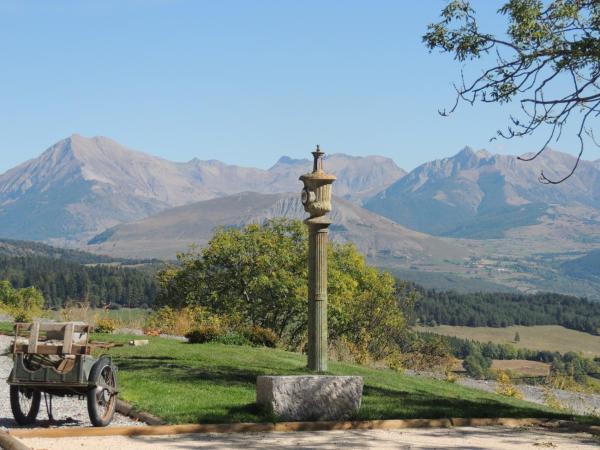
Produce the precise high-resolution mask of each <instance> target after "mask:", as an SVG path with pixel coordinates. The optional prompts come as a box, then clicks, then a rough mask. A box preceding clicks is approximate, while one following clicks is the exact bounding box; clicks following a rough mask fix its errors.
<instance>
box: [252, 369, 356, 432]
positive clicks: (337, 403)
mask: <svg viewBox="0 0 600 450" xmlns="http://www.w3.org/2000/svg"><path fill="white" fill-rule="evenodd" d="M362 392H363V379H362V377H352V376H351V377H338V376H329V375H292V376H260V377H258V378H257V379H256V403H258V405H260V406H261V407H263V408H265V409H266V410H268V411H270V412H272V413H273V414H275V416H277V418H278V419H280V420H285V421H308V420H346V419H350V418H352V417H353V416H355V415H356V413H357V412H358V410H359V409H360V404H361V401H362Z"/></svg>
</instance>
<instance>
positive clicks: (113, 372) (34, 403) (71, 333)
mask: <svg viewBox="0 0 600 450" xmlns="http://www.w3.org/2000/svg"><path fill="white" fill-rule="evenodd" d="M90 331H91V327H90V326H89V325H88V324H85V323H83V322H66V323H41V322H34V323H17V324H15V340H14V343H13V347H12V354H13V360H14V366H13V369H12V371H11V373H10V375H9V377H8V380H7V382H8V384H10V405H11V409H12V412H13V415H14V417H15V420H16V421H17V423H19V424H20V425H27V424H31V423H33V422H34V421H35V419H36V417H37V415H38V412H39V409H40V403H41V398H42V394H43V395H44V399H45V401H46V407H47V408H48V416H49V417H50V419H52V396H61V397H64V396H69V397H71V396H78V397H79V398H81V399H83V398H87V406H88V413H89V416H90V420H91V422H92V424H93V425H94V426H97V427H104V426H106V425H108V424H109V423H110V422H111V420H112V418H113V415H114V412H115V407H116V402H117V394H118V390H117V368H116V366H115V365H114V364H113V361H112V359H111V358H110V357H109V356H101V357H99V358H95V357H93V356H92V355H91V353H92V350H93V349H94V348H109V347H111V346H112V345H111V344H106V343H90V342H89V333H90Z"/></svg>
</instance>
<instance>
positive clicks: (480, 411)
mask: <svg viewBox="0 0 600 450" xmlns="http://www.w3.org/2000/svg"><path fill="white" fill-rule="evenodd" d="M96 338H97V339H98V340H106V339H107V336H106V335H96ZM131 338H133V337H131ZM110 339H111V340H115V341H121V342H126V341H127V340H128V337H127V336H118V335H111V336H110ZM149 339H150V345H148V346H144V347H129V346H125V347H117V348H114V349H111V350H110V354H111V355H112V356H113V357H114V358H115V360H116V362H117V364H118V366H119V383H120V390H121V397H122V398H123V399H124V400H126V401H128V402H131V403H133V404H134V405H135V406H136V407H137V408H138V409H139V410H143V411H147V412H150V413H152V414H155V415H157V416H159V417H162V418H164V419H165V420H167V421H168V422H170V423H194V422H213V423H215V422H260V421H263V422H264V421H268V420H270V418H269V417H268V416H267V415H265V414H263V413H261V411H259V410H258V409H257V408H256V406H255V382H256V377H257V376H258V375H265V374H268V375H292V374H302V373H306V370H305V368H304V366H305V363H306V359H305V356H303V355H300V354H296V353H290V352H285V351H281V350H271V349H266V348H252V347H245V346H229V345H222V344H187V343H182V342H179V341H173V340H168V339H162V338H149ZM330 371H331V373H333V374H337V375H361V376H363V377H364V380H365V389H364V398H363V405H362V408H361V410H360V413H359V416H358V417H357V418H358V419H364V420H366V419H397V418H439V417H563V418H565V416H563V415H559V414H557V413H553V412H552V411H551V410H549V409H548V408H545V407H542V406H539V405H534V404H531V403H526V402H523V401H519V400H515V399H512V398H506V397H501V396H498V395H495V394H490V393H485V392H482V391H477V390H472V389H467V388H464V387H462V386H459V385H456V384H453V383H449V382H445V381H436V380H430V379H425V378H420V377H411V376H407V375H402V374H399V373H397V372H394V371H391V370H376V369H370V368H366V367H362V366H356V365H351V364H344V363H331V364H330Z"/></svg>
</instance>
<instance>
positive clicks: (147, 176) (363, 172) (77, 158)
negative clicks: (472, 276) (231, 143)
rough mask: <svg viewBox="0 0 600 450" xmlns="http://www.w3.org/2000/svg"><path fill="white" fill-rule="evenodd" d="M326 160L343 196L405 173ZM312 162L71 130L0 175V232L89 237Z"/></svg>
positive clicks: (275, 180)
mask: <svg viewBox="0 0 600 450" xmlns="http://www.w3.org/2000/svg"><path fill="white" fill-rule="evenodd" d="M330 159H331V165H332V170H333V171H334V173H336V174H338V176H339V187H340V192H342V193H343V195H346V196H347V197H348V198H357V199H358V198H361V196H363V195H365V193H366V192H372V191H373V190H377V191H379V190H381V189H383V188H385V187H386V186H388V185H389V184H390V183H392V182H393V181H396V180H397V179H398V178H399V177H400V176H402V175H403V174H404V172H403V171H402V170H401V169H399V168H398V167H397V166H396V165H395V164H394V162H393V161H391V160H390V159H387V158H382V157H365V158H358V157H357V158H355V157H348V156H346V155H332V156H331V158H330ZM359 168H362V169H360V170H359ZM310 169H311V163H310V162H309V161H305V160H297V161H294V160H291V159H289V158H282V159H281V160H280V162H279V163H278V164H276V165H275V166H274V167H273V168H271V169H270V170H262V169H256V168H247V167H239V166H233V165H227V164H224V163H222V162H220V161H214V160H211V161H200V160H198V159H193V160H192V161H189V162H187V163H175V162H171V161H167V160H164V159H161V158H157V157H154V156H150V155H147V154H144V153H141V152H137V151H133V150H130V149H128V148H126V147H123V146H122V145H120V144H119V143H117V142H115V141H113V140H111V139H108V138H105V137H94V138H86V137H83V136H79V135H73V136H71V137H70V138H67V139H64V140H62V141H60V142H58V143H56V144H55V145H53V146H52V147H50V148H49V149H48V150H46V151H45V152H44V153H43V154H42V155H41V156H40V157H38V158H36V159H33V160H31V161H28V162H26V163H24V164H21V165H19V166H17V167H15V168H14V169H11V170H9V171H8V172H6V173H4V174H1V175H0V237H5V238H15V239H32V240H50V241H53V242H61V241H81V240H87V239H89V237H90V236H93V235H94V234H96V233H98V232H99V231H101V230H104V229H106V228H109V227H112V226H114V225H116V224H118V223H123V222H130V221H133V220H137V219H141V218H144V217H148V216H150V215H152V214H155V213H157V212H159V211H162V210H165V209H168V208H171V207H174V206H180V205H185V204H188V203H192V202H197V201H200V200H207V199H211V198H216V197H221V196H226V195H230V194H233V193H237V192H244V191H248V190H254V191H260V192H265V193H271V192H289V191H296V190H300V188H301V183H300V182H299V181H298V176H299V175H300V174H302V173H304V172H306V171H309V170H310Z"/></svg>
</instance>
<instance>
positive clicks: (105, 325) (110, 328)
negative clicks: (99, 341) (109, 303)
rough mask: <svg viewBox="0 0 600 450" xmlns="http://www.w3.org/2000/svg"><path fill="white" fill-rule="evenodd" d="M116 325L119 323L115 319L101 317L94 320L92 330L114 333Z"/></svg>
mask: <svg viewBox="0 0 600 450" xmlns="http://www.w3.org/2000/svg"><path fill="white" fill-rule="evenodd" d="M118 326H119V323H118V322H117V321H116V320H114V319H111V318H109V317H102V318H100V319H97V320H96V326H95V327H94V331H95V332H96V333H114V331H115V330H116V329H117V328H118Z"/></svg>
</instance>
